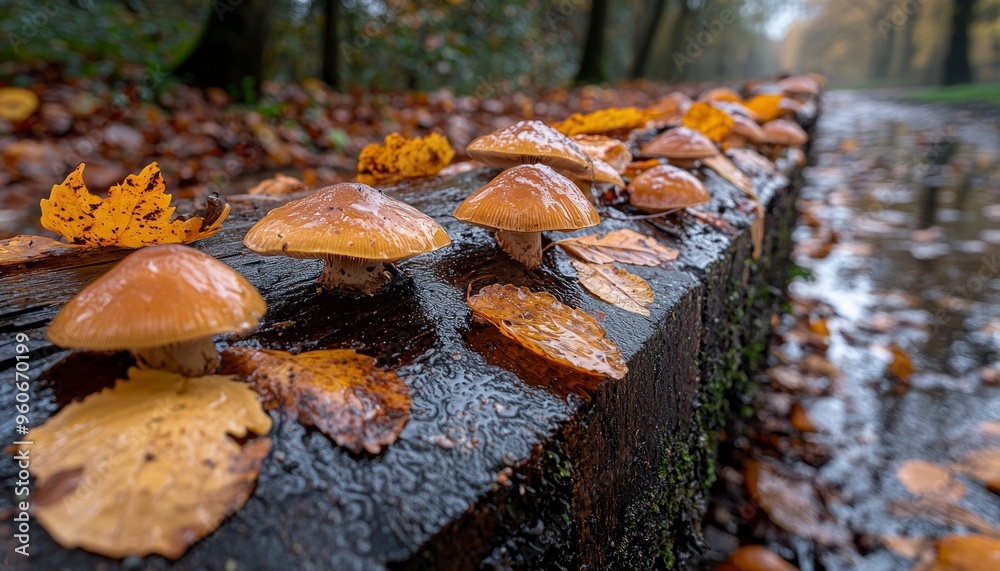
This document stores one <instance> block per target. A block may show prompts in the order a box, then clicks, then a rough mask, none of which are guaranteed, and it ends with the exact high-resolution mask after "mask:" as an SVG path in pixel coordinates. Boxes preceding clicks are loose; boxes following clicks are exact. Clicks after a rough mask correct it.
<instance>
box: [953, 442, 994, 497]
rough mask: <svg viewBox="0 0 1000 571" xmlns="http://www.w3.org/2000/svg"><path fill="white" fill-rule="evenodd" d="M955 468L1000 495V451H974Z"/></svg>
mask: <svg viewBox="0 0 1000 571" xmlns="http://www.w3.org/2000/svg"><path fill="white" fill-rule="evenodd" d="M954 468H955V469H956V470H958V471H959V472H961V473H963V474H965V475H967V476H971V477H973V478H975V479H977V480H979V481H980V482H982V483H983V484H984V485H985V486H986V489H988V490H989V491H991V492H993V493H994V494H1000V449H998V448H982V449H979V450H973V451H972V452H969V453H968V454H966V455H965V456H963V457H962V459H961V460H959V461H958V462H957V463H956V464H955V466H954Z"/></svg>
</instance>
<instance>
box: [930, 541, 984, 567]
mask: <svg viewBox="0 0 1000 571" xmlns="http://www.w3.org/2000/svg"><path fill="white" fill-rule="evenodd" d="M995 569H1000V538H996V537H990V536H987V535H948V536H945V537H942V538H941V539H940V540H938V542H937V560H935V561H934V566H933V567H931V571H980V570H981V571H993V570H995Z"/></svg>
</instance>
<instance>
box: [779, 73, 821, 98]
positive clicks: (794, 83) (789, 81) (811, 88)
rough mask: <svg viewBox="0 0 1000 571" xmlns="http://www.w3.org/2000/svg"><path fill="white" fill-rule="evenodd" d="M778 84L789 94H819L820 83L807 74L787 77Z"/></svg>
mask: <svg viewBox="0 0 1000 571" xmlns="http://www.w3.org/2000/svg"><path fill="white" fill-rule="evenodd" d="M777 86H778V87H779V88H780V89H781V90H782V91H783V92H785V93H787V94H788V95H819V85H818V84H817V83H816V80H814V79H813V78H811V77H809V76H805V75H793V76H791V77H786V78H785V79H782V80H781V81H779V82H778V83H777Z"/></svg>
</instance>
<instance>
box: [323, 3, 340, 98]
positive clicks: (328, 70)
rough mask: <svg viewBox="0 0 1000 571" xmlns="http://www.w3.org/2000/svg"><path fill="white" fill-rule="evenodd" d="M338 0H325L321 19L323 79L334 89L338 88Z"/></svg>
mask: <svg viewBox="0 0 1000 571" xmlns="http://www.w3.org/2000/svg"><path fill="white" fill-rule="evenodd" d="M339 11H340V0H326V4H325V11H324V14H323V15H324V16H325V18H324V20H323V81H325V82H326V84H327V85H329V86H330V87H332V88H334V89H339V88H340V73H339V64H340V38H339V36H338V35H337V23H338V22H339V20H340V18H339V17H338V12H339Z"/></svg>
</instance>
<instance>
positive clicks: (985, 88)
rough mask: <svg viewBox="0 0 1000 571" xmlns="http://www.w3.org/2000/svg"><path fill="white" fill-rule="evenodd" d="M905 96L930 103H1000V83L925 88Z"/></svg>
mask: <svg viewBox="0 0 1000 571" xmlns="http://www.w3.org/2000/svg"><path fill="white" fill-rule="evenodd" d="M904 98H905V99H911V100H913V101H926V102H930V103H972V102H984V103H995V104H997V105H1000V83H972V84H967V85H952V86H950V87H939V88H934V89H923V90H920V91H917V92H915V93H909V94H907V95H905V96H904Z"/></svg>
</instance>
